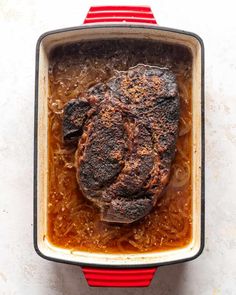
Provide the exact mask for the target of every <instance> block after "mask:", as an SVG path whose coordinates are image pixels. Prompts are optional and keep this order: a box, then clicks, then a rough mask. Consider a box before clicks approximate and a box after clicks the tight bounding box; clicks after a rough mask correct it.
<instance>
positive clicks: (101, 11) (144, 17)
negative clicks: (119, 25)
mask: <svg viewBox="0 0 236 295" xmlns="http://www.w3.org/2000/svg"><path fill="white" fill-rule="evenodd" d="M104 22H130V23H148V24H157V22H156V20H155V17H154V15H153V13H152V10H151V8H150V7H148V6H93V7H91V8H90V9H89V12H88V14H87V16H86V18H85V20H84V24H91V23H104Z"/></svg>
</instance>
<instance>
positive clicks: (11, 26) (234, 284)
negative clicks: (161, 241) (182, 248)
mask: <svg viewBox="0 0 236 295" xmlns="http://www.w3.org/2000/svg"><path fill="white" fill-rule="evenodd" d="M49 2H50V3H49ZM83 2H84V3H83ZM234 2H235V1H189V0H179V1H170V0H159V1H154V0H153V3H152V6H153V8H154V9H153V10H154V13H155V15H156V17H157V19H158V22H159V24H161V25H163V26H168V27H173V28H179V29H185V30H188V31H192V32H196V33H197V34H199V35H200V36H201V37H202V38H203V40H204V43H205V49H206V245H205V250H204V252H203V254H202V255H201V256H200V257H199V258H198V259H197V260H195V261H193V262H189V263H185V264H179V265H174V266H167V267H161V268H159V270H158V271H157V273H156V276H155V279H154V280H153V282H152V284H151V286H150V287H149V288H143V289H109V288H107V289H104V288H89V287H88V286H87V283H86V281H85V279H84V277H83V274H82V272H81V269H80V268H79V267H76V266H70V265H63V264H56V263H53V262H49V261H46V260H43V259H42V258H40V257H39V256H37V255H36V253H35V251H34V248H33V243H32V229H33V227H32V222H33V221H32V200H33V111H34V66H35V61H34V58H35V43H36V40H37V38H38V36H39V35H40V34H41V33H43V32H45V31H48V30H52V29H56V28H62V27H69V26H75V25H79V24H81V22H82V20H83V18H84V15H85V13H86V11H87V10H88V7H89V1H79V0H77V1H71V0H67V1H42V0H41V1H36V0H21V1H19V0H18V1H17V0H15V1H13V0H9V1H7V0H1V1H0V40H1V41H0V295H13V294H17V295H18V294H19V295H32V294H33V295H62V294H63V295H64V294H66V295H74V294H76V295H85V294H94V295H98V294H104V295H106V294H107V295H108V294H109V295H110V294H111V295H115V294H116V295H118V294H130V295H131V294H137V295H141V294H153V295H154V294H159V295H167V294H171V295H172V294H174V295H175V294H179V295H208V294H209V295H210V294H211V295H218V294H224V295H226V294H228V295H229V294H232V295H233V294H236V251H235V249H236V201H235V200H236V153H235V152H236V114H235V113H236V7H235V6H234ZM93 3H95V4H103V1H102V2H100V1H93ZM109 3H111V4H113V3H116V4H120V3H125V4H136V3H137V1H132V0H129V1H127V2H125V1H123V2H122V0H121V1H119V0H118V1H111V0H110V2H109ZM146 3H148V4H150V1H148V2H147V1H145V0H143V2H142V4H146Z"/></svg>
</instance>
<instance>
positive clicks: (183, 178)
mask: <svg viewBox="0 0 236 295" xmlns="http://www.w3.org/2000/svg"><path fill="white" fill-rule="evenodd" d="M189 180H190V165H189V163H188V162H184V163H183V164H182V165H180V164H175V165H174V173H173V176H172V179H171V186H172V187H173V188H176V189H178V188H181V187H183V186H185V185H186V184H188V182H189Z"/></svg>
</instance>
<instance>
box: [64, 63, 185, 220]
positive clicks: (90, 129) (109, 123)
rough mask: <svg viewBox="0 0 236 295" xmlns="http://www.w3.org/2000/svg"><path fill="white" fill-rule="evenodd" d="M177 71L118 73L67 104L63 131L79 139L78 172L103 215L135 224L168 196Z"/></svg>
mask: <svg viewBox="0 0 236 295" xmlns="http://www.w3.org/2000/svg"><path fill="white" fill-rule="evenodd" d="M179 107H180V106H179V96H178V88H177V83H176V78H175V75H174V74H173V73H172V72H171V71H170V70H168V69H166V68H159V67H156V66H147V65H137V66H135V67H133V68H130V69H128V71H120V72H116V73H115V75H114V76H113V77H112V78H111V79H110V80H109V81H108V82H107V83H105V84H101V83H100V84H97V85H95V86H94V87H93V88H92V89H90V90H88V91H87V93H85V94H84V96H83V98H78V99H77V100H73V101H70V102H69V103H68V104H67V105H66V106H65V108H64V119H63V136H64V140H65V141H66V142H67V141H68V140H71V138H73V139H75V138H76V137H77V139H78V148H77V152H76V157H75V158H76V169H77V170H76V176H77V181H78V184H79V187H80V189H81V190H82V192H83V194H84V196H85V197H86V198H88V199H89V200H91V201H92V202H94V203H95V204H96V205H97V206H98V207H100V209H101V219H102V220H104V221H108V222H118V223H131V222H134V221H136V220H139V219H141V218H142V217H144V216H145V215H147V214H148V213H149V212H150V211H151V209H152V208H153V206H155V204H156V201H157V200H158V198H160V196H161V195H162V193H163V191H164V188H165V186H166V184H167V183H168V179H169V174H170V165H171V162H172V160H173V157H174V154H175V146H176V139H177V132H178V122H179Z"/></svg>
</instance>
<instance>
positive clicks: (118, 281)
mask: <svg viewBox="0 0 236 295" xmlns="http://www.w3.org/2000/svg"><path fill="white" fill-rule="evenodd" d="M82 270H83V273H84V276H85V278H86V280H87V282H88V285H89V286H91V287H148V286H149V285H150V283H151V281H152V279H153V277H154V274H155V272H156V270H157V268H156V267H154V268H140V269H111V268H106V269H103V268H93V267H82Z"/></svg>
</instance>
